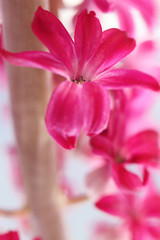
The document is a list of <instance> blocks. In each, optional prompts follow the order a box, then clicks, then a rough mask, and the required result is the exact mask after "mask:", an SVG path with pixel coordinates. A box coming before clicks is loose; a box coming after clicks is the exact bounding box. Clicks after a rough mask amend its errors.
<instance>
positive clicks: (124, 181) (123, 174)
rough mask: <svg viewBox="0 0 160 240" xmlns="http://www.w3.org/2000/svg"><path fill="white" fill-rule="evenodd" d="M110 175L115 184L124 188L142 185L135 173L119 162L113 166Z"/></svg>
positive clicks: (133, 188)
mask: <svg viewBox="0 0 160 240" xmlns="http://www.w3.org/2000/svg"><path fill="white" fill-rule="evenodd" d="M112 176H113V178H114V180H115V182H116V184H117V185H118V186H119V187H122V188H125V189H129V190H136V189H137V188H139V187H142V185H143V183H142V182H141V180H140V178H139V177H138V176H137V175H136V174H134V173H132V172H129V171H128V170H126V169H125V168H124V167H123V166H122V165H120V164H119V165H118V166H114V168H113V173H112Z"/></svg>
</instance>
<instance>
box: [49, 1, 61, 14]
mask: <svg viewBox="0 0 160 240" xmlns="http://www.w3.org/2000/svg"><path fill="white" fill-rule="evenodd" d="M60 6H62V0H49V10H50V12H52V13H53V14H54V15H56V16H58V8H59V7H60Z"/></svg>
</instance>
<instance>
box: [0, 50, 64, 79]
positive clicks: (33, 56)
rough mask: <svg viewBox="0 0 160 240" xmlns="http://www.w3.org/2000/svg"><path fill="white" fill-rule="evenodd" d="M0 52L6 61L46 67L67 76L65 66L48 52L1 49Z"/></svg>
mask: <svg viewBox="0 0 160 240" xmlns="http://www.w3.org/2000/svg"><path fill="white" fill-rule="evenodd" d="M0 53H1V54H2V56H3V57H4V58H5V59H6V60H7V61H8V62H10V63H11V64H14V65H16V66H24V67H33V68H40V69H46V70H49V71H52V72H54V73H57V74H60V75H63V76H68V73H67V71H68V70H67V68H66V67H65V66H64V65H63V64H62V63H61V62H59V61H57V60H56V59H55V58H54V56H52V54H50V53H48V52H42V51H30V52H28V51H27V52H20V53H11V52H8V51H6V50H4V49H1V50H0Z"/></svg>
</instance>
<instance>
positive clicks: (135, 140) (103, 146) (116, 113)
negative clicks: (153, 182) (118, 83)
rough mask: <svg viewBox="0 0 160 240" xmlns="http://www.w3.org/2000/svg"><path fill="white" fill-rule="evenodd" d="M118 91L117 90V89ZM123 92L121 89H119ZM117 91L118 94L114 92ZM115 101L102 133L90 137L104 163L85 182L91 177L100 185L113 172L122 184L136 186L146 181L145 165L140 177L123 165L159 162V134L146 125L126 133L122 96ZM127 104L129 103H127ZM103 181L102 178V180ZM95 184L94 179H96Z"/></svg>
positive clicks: (91, 180)
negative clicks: (136, 131)
mask: <svg viewBox="0 0 160 240" xmlns="http://www.w3.org/2000/svg"><path fill="white" fill-rule="evenodd" d="M117 93H118V92H117ZM121 93H122V92H121ZM116 95H117V94H116ZM118 95H119V100H118V99H116V98H114V99H115V102H117V101H118V104H116V103H115V107H114V109H113V110H112V112H111V115H110V119H109V123H108V128H107V129H106V130H105V131H103V132H102V133H101V134H99V135H97V136H94V137H92V138H91V146H92V149H93V152H94V153H95V154H98V155H100V156H102V157H103V158H104V162H105V163H104V165H103V166H101V167H100V168H99V169H96V170H95V171H94V172H92V173H90V175H89V177H88V178H87V183H88V185H90V183H91V182H92V184H93V182H94V181H93V179H94V177H96V178H97V180H96V179H95V182H97V181H98V182H101V187H102V186H103V184H106V182H107V180H108V178H109V177H110V176H112V178H113V179H114V181H115V183H116V184H117V185H118V186H120V187H123V188H127V189H131V190H133V189H135V188H137V187H140V186H142V185H143V184H146V181H147V178H148V171H147V170H146V169H144V175H143V180H142V181H141V180H140V178H139V177H138V176H137V175H136V174H134V173H132V172H130V171H128V170H127V169H126V166H127V165H129V164H133V163H134V164H143V165H144V166H145V167H147V166H157V164H158V162H159V156H160V149H159V143H158V141H159V135H158V133H157V132H156V131H155V130H152V129H147V130H144V131H140V132H138V133H136V134H134V135H132V136H129V137H128V136H127V137H126V126H127V117H128V116H126V115H125V114H126V112H125V110H126V108H125V106H127V105H128V102H125V101H127V100H125V98H124V96H125V95H122V96H121V98H120V92H119V94H118ZM127 107H128V106H127ZM102 182H104V183H103V184H102ZM95 185H97V183H95Z"/></svg>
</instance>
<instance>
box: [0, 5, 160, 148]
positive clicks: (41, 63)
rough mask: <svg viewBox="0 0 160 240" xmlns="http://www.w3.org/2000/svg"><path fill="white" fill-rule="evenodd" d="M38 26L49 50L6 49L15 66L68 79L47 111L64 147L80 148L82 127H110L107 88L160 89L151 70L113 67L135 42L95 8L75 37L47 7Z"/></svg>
mask: <svg viewBox="0 0 160 240" xmlns="http://www.w3.org/2000/svg"><path fill="white" fill-rule="evenodd" d="M32 30H33V32H34V33H35V35H36V36H37V37H38V38H39V39H40V40H41V42H42V43H43V44H44V45H45V46H46V47H47V48H48V49H49V52H43V51H30V52H21V53H10V52H7V51H5V50H1V53H2V55H3V56H4V57H5V58H6V59H7V60H8V61H9V62H11V63H12V64H15V65H19V66H28V67H36V68H41V69H47V70H50V71H52V72H54V73H57V74H60V75H62V76H64V77H65V79H66V80H65V81H63V82H62V83H61V84H60V85H58V87H57V88H56V89H55V91H54V92H53V94H52V96H51V99H50V102H49V105H48V109H47V113H46V125H47V129H48V131H49V133H50V135H51V136H52V137H53V138H54V139H55V140H56V141H57V142H58V143H59V144H60V145H61V146H63V147H64V148H67V149H71V148H74V147H75V142H76V139H77V136H78V135H79V133H80V131H81V129H83V131H84V133H85V134H86V135H89V136H91V135H95V134H98V133H100V132H101V131H102V130H103V129H104V128H105V127H106V125H107V122H108V118H109V110H110V101H109V95H108V93H107V91H106V89H119V88H123V87H132V86H141V87H147V88H150V89H152V90H159V84H158V83H157V81H156V80H155V79H154V78H153V77H151V76H149V75H147V74H144V73H142V72H139V71H136V70H127V69H124V70H123V69H113V68H112V69H110V68H111V67H113V66H114V65H115V64H116V63H117V62H119V61H120V60H121V59H122V58H124V57H125V56H126V55H127V54H129V53H130V52H131V51H132V50H133V49H134V47H135V41H134V39H132V38H129V37H128V36H127V34H126V32H123V31H120V30H118V29H109V30H106V31H104V32H102V28H101V25H100V22H99V20H98V19H97V18H96V17H95V13H94V12H90V13H87V10H84V11H83V12H82V13H81V14H80V15H79V16H78V18H77V24H76V27H75V34H74V41H73V40H72V38H71V37H70V35H69V33H68V32H67V30H66V29H65V27H64V26H63V25H62V23H61V22H60V21H59V19H58V18H57V17H55V16H54V15H53V14H52V13H50V12H48V11H45V10H43V9H42V8H41V7H39V8H38V10H37V11H36V13H35V17H34V20H33V23H32ZM109 69H110V70H109Z"/></svg>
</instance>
